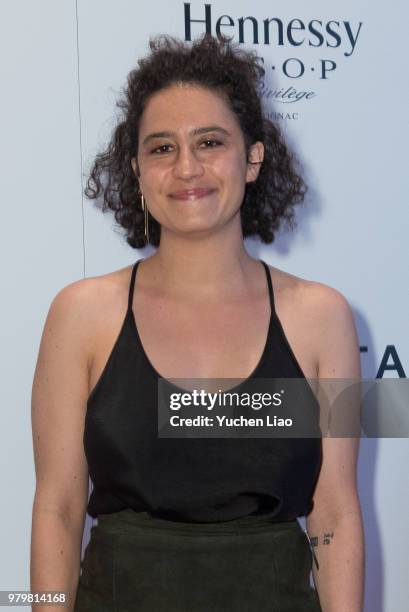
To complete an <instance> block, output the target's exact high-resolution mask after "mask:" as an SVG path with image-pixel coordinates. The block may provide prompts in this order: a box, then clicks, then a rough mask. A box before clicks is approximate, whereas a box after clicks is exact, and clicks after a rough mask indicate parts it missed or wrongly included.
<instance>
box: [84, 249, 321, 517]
mask: <svg viewBox="0 0 409 612" xmlns="http://www.w3.org/2000/svg"><path fill="white" fill-rule="evenodd" d="M140 261H141V260H138V261H137V262H136V263H135V264H134V266H133V269H132V274H131V280H130V286H129V298H128V309H127V312H126V315H125V318H124V321H123V324H122V327H121V330H120V332H119V335H118V337H117V339H116V342H115V344H114V346H113V348H112V351H111V353H110V355H109V358H108V361H107V362H106V365H105V367H104V370H103V372H102V374H101V376H100V378H99V379H98V382H97V384H96V385H95V387H94V388H93V390H92V391H91V393H90V395H89V398H88V401H87V411H86V415H85V424H84V425H85V426H84V438H83V442H84V451H85V455H86V458H87V462H88V468H89V475H90V478H91V481H92V484H93V489H92V493H91V496H90V498H89V501H88V506H87V512H88V513H89V514H90V515H91V516H92V517H97V516H98V515H100V514H110V513H113V512H118V511H120V510H125V509H132V510H134V511H136V512H140V511H144V512H148V513H150V515H151V516H154V517H158V518H162V519H166V520H173V521H184V522H217V521H228V520H233V519H235V518H241V517H249V518H250V517H257V516H263V517H269V518H270V519H271V520H272V521H288V520H293V519H294V518H296V517H297V516H305V515H307V514H309V512H310V511H311V509H312V495H313V492H314V489H315V485H316V481H317V478H318V474H319V471H320V468H321V463H322V443H321V438H319V437H315V438H313V437H311V438H239V439H237V438H191V437H190V438H176V439H175V438H173V439H172V438H163V437H158V411H157V397H158V393H157V384H158V379H159V377H160V375H159V374H158V372H157V371H156V370H155V368H154V366H153V365H152V363H151V362H150V361H149V358H148V357H147V355H146V353H145V350H144V347H143V346H142V342H141V339H140V337H139V333H138V329H137V325H136V321H135V317H134V313H133V308H132V303H133V295H134V287H135V277H136V272H137V269H138V264H139V262H140ZM261 263H262V264H263V266H264V268H265V272H266V279H267V285H268V292H269V297H270V306H271V314H270V322H269V327H268V334H267V339H266V342H265V346H264V350H263V353H262V355H261V358H260V360H259V362H258V364H257V366H256V368H255V369H254V371H253V372H252V374H251V375H250V377H249V378H248V379H246V380H249V379H254V378H273V377H276V378H304V379H305V376H304V373H303V371H302V370H301V367H300V365H299V364H298V362H297V359H296V357H295V355H294V353H293V351H292V349H291V346H290V344H289V343H288V341H287V338H286V336H285V333H284V330H283V327H282V325H281V323H280V320H279V318H278V316H277V314H276V311H275V307H274V293H273V286H272V280H271V274H270V270H269V268H268V266H267V264H266V263H265V262H264V261H262V260H261ZM311 394H312V390H311ZM314 399H315V398H314ZM315 401H316V400H315Z"/></svg>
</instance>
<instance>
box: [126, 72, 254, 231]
mask: <svg viewBox="0 0 409 612" xmlns="http://www.w3.org/2000/svg"><path fill="white" fill-rule="evenodd" d="M263 152H264V148H263V144H262V143H261V142H258V143H255V144H254V145H253V146H252V148H251V150H250V153H249V160H251V161H255V162H261V161H262V159H263ZM132 167H133V170H134V172H135V173H136V174H137V169H138V167H139V172H140V175H139V184H140V189H141V192H142V194H143V195H144V198H145V201H146V203H147V206H148V210H149V211H150V213H151V214H152V216H153V217H154V218H155V219H156V220H157V221H158V222H159V223H160V224H161V226H162V232H164V231H165V232H166V231H172V232H176V233H179V234H180V233H183V234H186V233H193V234H194V233H199V234H201V235H202V234H203V233H208V232H209V231H210V232H211V231H215V230H217V228H220V227H222V226H224V225H225V224H226V223H228V222H230V221H231V220H232V219H233V218H234V217H235V216H236V215H237V214H238V213H239V210H240V206H241V204H242V201H243V198H244V191H245V186H246V182H249V181H253V180H255V179H256V178H257V175H258V172H259V169H260V164H249V163H248V161H247V157H246V151H245V143H244V138H243V133H242V131H241V128H240V125H239V123H238V121H237V119H236V117H235V115H234V113H233V112H232V111H231V110H230V108H229V107H228V105H227V103H226V102H225V101H224V100H223V99H222V98H221V96H220V95H218V94H217V93H215V92H213V91H211V90H209V89H206V88H203V87H200V86H196V85H186V84H183V85H172V86H169V87H167V88H166V89H163V90H161V91H159V92H157V93H155V94H154V95H153V96H152V97H151V98H150V99H149V101H148V103H147V105H146V107H145V110H144V112H143V114H142V117H141V122H140V128H139V141H138V156H137V159H135V158H133V159H132ZM236 221H237V219H236ZM162 236H163V233H162Z"/></svg>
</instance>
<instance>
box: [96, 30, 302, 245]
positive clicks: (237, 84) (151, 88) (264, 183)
mask: <svg viewBox="0 0 409 612" xmlns="http://www.w3.org/2000/svg"><path fill="white" fill-rule="evenodd" d="M149 47H150V50H151V51H150V53H149V54H148V55H147V56H146V57H143V58H141V59H139V61H138V66H137V67H136V68H135V69H133V70H132V71H131V72H130V73H129V75H128V78H127V83H128V86H127V87H126V88H125V89H124V90H123V94H124V95H123V98H122V99H120V100H119V101H117V103H116V104H117V106H118V107H119V108H120V109H121V110H122V112H123V120H122V121H120V122H119V123H118V125H117V126H116V127H115V129H114V131H113V134H112V138H111V141H110V142H109V144H108V145H107V147H106V149H105V150H104V151H103V152H101V153H99V154H98V155H97V156H96V158H95V161H94V164H93V166H92V169H91V171H90V175H89V178H88V180H87V185H86V188H85V190H84V193H85V195H86V196H87V197H88V198H89V199H96V200H97V202H96V203H97V205H98V206H100V207H101V208H102V211H103V212H105V210H107V209H108V208H109V209H110V210H112V211H114V214H115V220H116V221H117V223H119V225H120V226H122V228H124V229H125V231H126V233H125V235H126V241H127V243H128V244H129V245H130V246H132V247H133V248H142V247H143V246H145V238H144V213H143V211H142V205H141V199H140V194H139V181H138V178H137V176H135V173H134V172H133V169H132V167H131V158H132V157H135V156H136V154H137V148H138V130H139V123H140V120H141V116H142V113H143V110H144V108H145V106H146V104H147V101H148V100H149V97H150V96H152V95H153V94H154V93H155V92H157V91H159V90H161V89H163V88H165V87H168V86H170V85H173V84H175V83H187V84H195V85H200V86H202V87H206V88H208V89H210V90H214V91H216V92H217V93H219V94H221V95H222V96H223V97H224V98H225V100H226V101H227V102H228V104H229V106H230V108H231V110H232V111H233V113H234V114H235V115H236V117H237V119H238V121H239V124H240V126H241V129H242V132H243V137H244V142H245V146H246V153H247V156H248V154H249V147H250V146H251V145H252V144H253V143H255V142H256V141H261V142H262V143H263V144H264V160H263V163H262V166H261V169H260V172H259V175H258V178H257V179H256V180H255V181H254V182H250V183H247V184H246V191H245V196H244V199H243V202H242V205H241V209H240V214H241V222H242V232H243V237H246V236H254V235H257V236H259V238H260V239H261V241H262V242H264V243H271V242H273V241H274V238H275V233H276V231H277V230H278V228H279V226H280V224H281V222H282V221H286V222H287V224H288V225H289V226H290V227H291V228H293V227H295V223H294V219H293V217H294V210H293V209H294V205H295V204H298V203H300V202H302V201H303V200H304V196H305V193H306V191H307V186H306V185H305V183H304V181H303V179H302V178H301V176H300V175H299V173H298V172H297V170H296V164H297V163H298V161H297V160H296V158H295V156H294V154H293V153H291V152H290V151H289V148H288V146H287V145H286V143H285V140H284V138H283V136H282V133H281V130H280V129H279V128H278V126H277V125H275V124H274V123H273V122H272V121H271V120H270V119H268V118H266V117H264V116H263V112H262V104H261V94H260V89H259V87H260V85H261V83H262V78H263V76H264V74H265V70H264V68H263V66H262V65H261V63H260V58H259V57H258V56H257V54H256V53H255V52H253V51H249V50H243V49H240V48H239V46H238V44H233V43H232V42H231V39H230V38H228V37H226V36H224V35H222V36H220V37H219V38H215V37H213V36H211V35H209V34H204V35H202V36H201V37H199V38H198V39H196V40H195V41H193V43H192V44H191V45H188V44H186V43H185V42H183V41H181V40H179V39H177V38H174V37H171V36H168V35H159V36H156V37H153V38H151V39H150V41H149ZM101 196H103V197H102V198H101ZM101 201H102V204H101ZM159 241H160V224H159V223H158V222H157V221H156V219H154V218H153V217H152V216H151V215H150V214H149V242H150V244H152V245H153V246H158V245H159Z"/></svg>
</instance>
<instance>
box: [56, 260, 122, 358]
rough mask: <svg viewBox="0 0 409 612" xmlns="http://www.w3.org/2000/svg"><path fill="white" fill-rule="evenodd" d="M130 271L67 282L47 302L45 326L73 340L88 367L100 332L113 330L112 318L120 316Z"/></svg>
mask: <svg viewBox="0 0 409 612" xmlns="http://www.w3.org/2000/svg"><path fill="white" fill-rule="evenodd" d="M130 268H131V266H126V267H124V268H121V269H119V270H115V271H113V272H109V273H107V274H102V275H99V276H91V277H87V278H83V279H79V280H77V281H74V282H72V283H69V284H68V285H66V286H64V287H63V288H62V289H60V290H59V291H58V293H57V294H56V295H55V297H54V298H53V300H52V302H51V305H50V308H49V313H48V316H47V323H48V327H49V328H52V327H53V325H54V326H55V327H56V326H57V325H58V327H59V328H60V330H61V332H62V333H64V336H65V337H67V338H71V339H72V340H74V339H76V340H77V341H78V344H79V345H81V347H82V348H83V350H84V352H86V359H87V362H88V364H90V363H91V362H92V360H93V357H94V354H95V348H96V344H97V342H98V338H99V337H100V332H101V330H103V329H104V328H105V329H109V327H112V326H113V327H114V328H115V321H116V319H118V320H119V319H120V318H121V316H122V317H123V315H124V309H126V304H127V284H128V281H129V275H130ZM63 329H64V331H63ZM105 336H106V332H105Z"/></svg>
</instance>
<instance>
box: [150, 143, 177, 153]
mask: <svg viewBox="0 0 409 612" xmlns="http://www.w3.org/2000/svg"><path fill="white" fill-rule="evenodd" d="M171 146H172V145H170V144H163V145H160V147H156V149H153V150H152V151H151V153H159V155H161V154H162V153H168V150H167V147H171Z"/></svg>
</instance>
